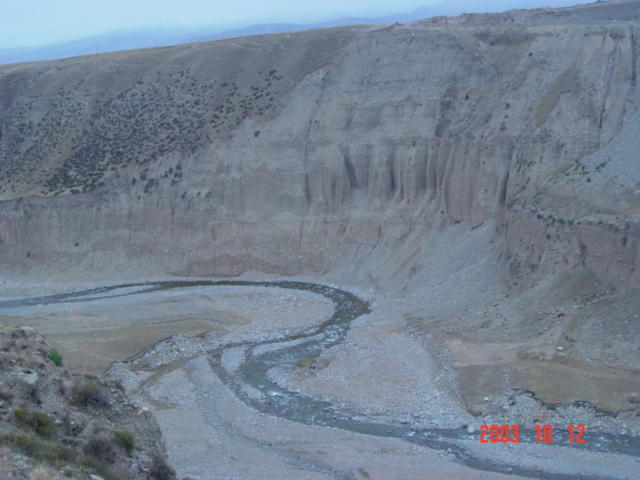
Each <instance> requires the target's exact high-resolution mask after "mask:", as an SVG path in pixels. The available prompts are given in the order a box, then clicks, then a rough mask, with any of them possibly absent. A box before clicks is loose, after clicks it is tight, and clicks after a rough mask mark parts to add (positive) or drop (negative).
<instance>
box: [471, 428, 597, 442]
mask: <svg viewBox="0 0 640 480" xmlns="http://www.w3.org/2000/svg"><path fill="white" fill-rule="evenodd" d="M533 430H534V432H535V437H534V438H535V441H536V442H537V443H553V426H552V425H534V426H533ZM586 431H587V429H586V427H585V426H584V425H567V433H568V435H567V441H568V442H569V443H585V439H584V438H583V436H584V434H585V432H586ZM520 436H521V428H520V425H480V438H479V440H480V443H519V442H520Z"/></svg>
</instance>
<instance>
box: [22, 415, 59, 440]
mask: <svg viewBox="0 0 640 480" xmlns="http://www.w3.org/2000/svg"><path fill="white" fill-rule="evenodd" d="M13 415H14V417H15V419H16V422H17V423H18V425H20V426H21V427H26V428H29V429H31V430H33V431H34V432H35V433H37V434H38V435H40V436H41V437H42V438H46V439H52V438H53V436H54V435H55V433H56V426H55V424H54V423H53V420H52V419H51V417H49V415H47V414H46V413H42V412H36V411H32V410H22V409H16V410H14V412H13Z"/></svg>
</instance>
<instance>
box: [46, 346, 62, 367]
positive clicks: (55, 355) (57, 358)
mask: <svg viewBox="0 0 640 480" xmlns="http://www.w3.org/2000/svg"><path fill="white" fill-rule="evenodd" d="M47 358H48V359H49V360H51V362H53V364H54V365H56V366H58V367H59V366H60V365H62V354H61V353H60V352H59V351H57V350H49V353H48V354H47Z"/></svg>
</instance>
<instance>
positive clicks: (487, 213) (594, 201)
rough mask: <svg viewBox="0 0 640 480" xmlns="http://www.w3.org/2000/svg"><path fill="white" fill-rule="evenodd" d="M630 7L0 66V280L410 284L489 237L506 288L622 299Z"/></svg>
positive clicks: (630, 159)
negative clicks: (486, 233)
mask: <svg viewBox="0 0 640 480" xmlns="http://www.w3.org/2000/svg"><path fill="white" fill-rule="evenodd" d="M639 5H640V2H637V1H617V2H610V3H607V4H598V5H591V6H586V7H576V8H572V9H563V10H549V9H542V10H533V11H512V12H506V13H504V14H497V15H463V16H461V17H457V18H454V19H447V18H438V19H432V20H429V21H423V22H416V23H413V24H408V25H394V26H389V27H382V28H381V27H374V26H358V27H350V28H336V29H330V30H316V31H307V32H301V33H293V34H282V35H265V36H258V37H247V38H239V39H231V40H223V41H217V42H209V43H200V44H190V45H180V46H176V47H169V48H158V49H149V50H138V51H129V52H118V53H113V54H105V55H99V56H86V57H77V58H70V59H64V60H56V61H48V62H40V63H33V64H18V65H9V66H2V67H0V199H1V200H2V201H1V203H0V265H2V271H3V274H6V275H10V274H15V275H18V274H20V275H41V274H43V273H47V272H49V273H51V272H55V273H66V274H71V273H73V274H76V275H77V274H86V273H88V272H90V273H92V274H96V273H101V272H118V271H125V270H126V271H139V272H144V273H153V274H179V275H216V276H219V275H237V274H240V273H242V272H245V271H251V270H255V271H261V272H267V273H277V274H282V275H295V274H304V275H322V274H327V273H330V272H334V271H344V270H345V269H351V270H354V269H355V273H354V278H359V279H360V281H362V282H368V281H370V279H371V277H372V276H374V277H380V276H382V277H384V276H385V275H386V276H387V277H389V274H386V273H382V272H383V271H389V270H393V271H394V272H397V271H398V270H402V272H403V276H402V278H404V279H410V278H411V266H412V265H413V264H412V262H414V263H415V259H416V258H430V256H433V253H430V252H431V251H429V252H427V251H425V248H426V247H425V245H426V243H425V238H429V236H431V235H433V234H434V232H439V231H443V230H446V229H447V228H448V227H450V226H451V225H455V224H458V223H462V224H463V225H465V226H467V227H468V228H469V229H476V228H477V227H479V226H481V225H483V224H487V225H491V229H492V230H493V229H494V227H493V226H492V225H493V224H494V222H495V230H493V231H494V234H495V239H496V241H497V242H498V244H499V245H500V246H499V248H497V249H496V250H495V252H494V254H495V255H496V258H497V259H499V260H500V262H502V264H503V265H504V266H505V272H506V275H507V277H506V280H507V282H508V283H509V285H511V286H516V287H523V286H530V285H532V284H535V283H536V282H537V281H539V280H540V279H542V278H544V277H545V276H547V275H549V274H552V273H555V272H557V271H559V270H568V271H582V270H588V271H590V272H592V273H594V274H595V275H596V277H597V278H598V279H599V280H600V281H602V282H604V283H607V284H612V285H614V286H616V287H625V286H626V285H628V284H629V283H630V282H631V283H637V280H638V260H639V249H638V240H639V238H640V237H639V233H640V232H639V230H638V212H639V211H640V210H639V208H640V189H639V188H638V187H639V186H640V183H639V182H640V172H639V171H638V168H637V167H636V166H635V164H637V159H636V157H635V156H634V155H635V153H637V151H636V152H635V153H634V152H633V151H630V152H629V151H625V152H622V153H620V152H619V151H618V150H619V149H618V150H615V149H613V147H611V146H612V145H614V144H615V142H616V141H618V142H621V143H622V144H624V145H628V144H629V142H633V140H632V139H633V138H634V137H633V133H632V132H633V131H634V130H633V129H634V128H635V129H636V130H637V125H638V123H639V122H640V120H639V119H638V116H637V115H636V114H635V112H636V109H637V102H638V100H639V98H640V97H639V91H638V86H637V59H638V48H637V47H638V35H639V32H638V23H637V21H636V20H637V18H638V12H639V8H640V7H639ZM629 132H631V133H629ZM625 135H627V137H624V136H625ZM620 138H622V140H620ZM624 138H627V139H628V141H626V142H625V141H624ZM608 148H609V149H610V151H609V153H606V152H607V151H608V150H607V149H608ZM625 148H627V147H625ZM627 150H628V148H627ZM632 150H633V148H632ZM603 152H605V153H603ZM603 156H604V157H606V158H603ZM621 201H624V205H622V204H621ZM440 247H441V248H442V249H446V248H447V244H446V243H445V244H442V245H441V246H440ZM430 248H431V247H430ZM436 250H437V248H436ZM427 263H428V262H427ZM345 265H350V267H345ZM351 270H350V271H351ZM414 273H415V272H414Z"/></svg>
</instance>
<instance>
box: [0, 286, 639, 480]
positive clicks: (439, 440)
mask: <svg viewBox="0 0 640 480" xmlns="http://www.w3.org/2000/svg"><path fill="white" fill-rule="evenodd" d="M202 286H211V287H215V286H260V287H274V288H286V289H295V290H304V291H308V292H313V293H316V294H319V295H323V296H324V297H326V298H328V299H330V300H331V301H332V302H333V303H334V305H335V310H334V313H333V315H332V316H331V317H330V318H329V319H327V320H326V321H324V322H322V323H321V324H319V325H317V326H316V327H313V328H307V329H306V330H304V331H303V332H301V333H298V334H295V335H291V336H288V337H285V338H278V339H272V340H267V341H261V342H237V343H231V344H227V345H225V346H224V347H220V348H219V349H217V350H216V351H214V352H212V354H211V364H212V367H213V369H214V371H215V372H216V373H217V374H218V375H219V376H220V378H221V380H222V381H223V382H224V383H225V384H226V385H227V386H228V387H229V388H230V389H232V391H233V392H234V393H235V395H236V396H237V397H238V398H240V399H241V400H242V401H243V402H245V403H246V404H248V405H250V406H251V407H253V408H255V409H257V410H259V411H261V412H263V413H265V414H269V415H277V416H279V417H283V418H286V419H288V420H291V421H294V422H299V423H304V424H310V425H323V426H330V427H334V428H340V429H343V430H349V431H353V432H358V433H363V434H367V435H375V436H379V437H392V438H399V439H402V440H404V441H407V442H412V443H415V444H419V445H422V446H425V447H428V448H431V449H437V450H445V451H447V452H449V453H451V454H453V455H455V457H456V458H457V459H458V461H460V462H461V463H462V464H464V465H467V466H469V467H471V468H475V469H479V470H484V471H492V472H501V473H508V474H517V475H521V476H525V477H530V478H540V479H567V480H568V479H576V478H583V479H598V478H603V477H594V476H587V475H579V474H578V475H576V474H571V475H569V474H558V473H548V472H544V471H542V470H537V469H533V468H523V467H519V466H517V465H509V464H506V463H502V462H497V461H492V460H489V459H487V458H485V457H482V458H479V457H476V456H474V455H472V454H471V453H470V452H469V451H468V450H467V449H465V448H464V447H463V446H462V445H461V444H460V442H459V441H460V440H475V441H477V434H476V435H473V434H469V433H467V431H466V430H465V429H463V428H456V429H435V428H432V429H416V428H413V427H412V426H411V425H407V424H401V423H397V424H391V423H377V422H375V421H373V420H371V419H370V418H368V417H367V416H366V415H364V414H362V413H361V412H357V411H352V410H349V409H346V408H344V407H340V406H338V405H334V404H332V403H331V402H327V401H324V400H319V399H315V398H312V397H309V396H305V395H301V394H298V393H296V392H292V391H289V390H287V389H285V388H283V387H282V386H280V385H278V384H277V383H275V382H274V381H272V380H271V378H270V377H269V371H270V370H271V369H272V368H275V367H281V366H283V365H289V366H291V367H293V366H295V365H297V364H299V363H300V362H302V361H304V360H312V359H314V358H316V357H318V356H319V355H321V354H322V353H323V352H324V351H326V350H327V349H329V348H331V347H333V346H335V345H337V344H339V343H341V342H342V341H343V340H344V339H345V337H346V335H347V333H348V331H349V328H350V325H351V322H352V321H353V320H354V319H356V318H358V317H359V316H361V315H364V314H366V313H368V312H369V305H368V304H367V303H366V302H365V301H364V300H362V299H360V298H358V297H357V296H355V295H353V294H351V293H349V292H346V291H344V290H340V289H338V288H334V287H329V286H323V285H317V284H312V283H304V282H249V281H202V280H196V281H178V282H174V281H166V282H154V283H130V284H122V285H114V286H107V287H100V288H93V289H88V290H84V291H79V292H72V293H63V294H57V295H48V296H40V297H33V298H26V299H19V300H8V301H2V302H0V309H8V308H11V307H19V306H20V307H22V306H28V305H46V304H53V303H68V302H86V301H91V300H97V299H100V298H113V297H118V296H127V295H136V294H142V293H149V292H153V291H158V290H169V289H178V288H190V287H202ZM266 345H269V346H271V348H269V349H268V351H266V352H265V353H256V351H257V349H259V347H264V346H266ZM238 347H242V348H243V349H245V351H246V355H245V360H244V362H243V363H242V364H241V365H240V367H239V369H238V370H237V372H234V373H232V374H231V373H229V372H228V371H226V370H225V369H224V368H223V366H222V365H221V362H220V361H219V359H220V357H221V356H222V355H223V353H224V351H225V350H227V349H230V348H238ZM247 385H248V386H250V387H252V388H253V389H256V390H257V391H259V392H261V395H260V396H250V395H248V394H247V393H246V388H245V386H247ZM589 435H590V436H589V438H586V440H587V441H586V444H583V445H580V446H577V447H575V448H581V449H587V450H592V451H594V452H596V451H597V452H610V453H617V454H625V455H631V456H635V457H639V456H640V438H637V437H633V436H629V435H611V434H606V433H594V432H591V433H590V434H589ZM555 437H556V439H555V442H556V443H557V444H563V445H571V444H569V443H568V442H567V439H566V434H565V433H564V432H561V431H558V432H557V434H555ZM520 441H521V442H528V443H533V442H535V439H534V438H533V434H532V433H530V434H527V433H526V432H524V433H523V434H522V436H521V440H520ZM541 448H554V447H552V446H546V447H543V446H541Z"/></svg>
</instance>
